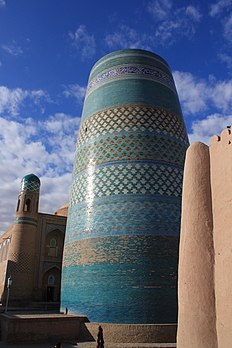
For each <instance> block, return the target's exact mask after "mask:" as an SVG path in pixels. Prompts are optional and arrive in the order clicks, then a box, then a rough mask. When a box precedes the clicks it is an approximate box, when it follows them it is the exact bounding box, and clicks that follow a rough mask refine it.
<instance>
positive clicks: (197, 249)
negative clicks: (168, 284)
mask: <svg viewBox="0 0 232 348" xmlns="http://www.w3.org/2000/svg"><path fill="white" fill-rule="evenodd" d="M212 228H213V221H212V210H211V189H210V160H209V148H208V146H206V145H204V144H202V143H193V144H192V145H191V146H190V147H189V149H188V151H187V155H186V162H185V170H184V183H183V198H182V221H181V239H180V256H181V257H180V260H179V279H180V280H181V281H180V282H179V289H178V298H179V324H178V333H177V344H178V348H203V347H204V348H216V347H217V340H216V330H215V299H214V275H213V267H214V254H213V236H212ZM227 347H228V346H227Z"/></svg>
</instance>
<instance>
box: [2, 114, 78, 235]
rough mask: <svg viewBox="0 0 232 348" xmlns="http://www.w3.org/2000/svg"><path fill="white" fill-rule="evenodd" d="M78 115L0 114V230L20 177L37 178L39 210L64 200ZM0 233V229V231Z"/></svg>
mask: <svg viewBox="0 0 232 348" xmlns="http://www.w3.org/2000/svg"><path fill="white" fill-rule="evenodd" d="M79 124H80V117H71V116H69V115H66V114H64V113H57V114H55V115H52V116H50V117H48V119H47V120H45V121H41V120H40V121H35V120H33V119H31V118H26V119H23V120H21V121H15V120H7V119H6V118H4V117H0V178H1V185H0V196H1V197H4V200H3V199H2V200H0V212H1V228H0V229H1V230H2V232H3V231H4V230H5V229H6V227H7V226H9V225H10V224H11V223H12V221H13V219H14V214H15V207H16V201H17V196H18V192H19V188H20V181H21V178H22V177H23V176H24V175H26V174H29V173H34V174H36V175H38V176H39V177H40V179H41V184H42V186H41V199H40V211H43V212H48V213H52V212H53V211H54V210H56V209H57V208H58V207H59V206H60V205H62V204H64V203H65V202H67V201H68V191H69V186H70V184H71V171H72V165H73V159H74V151H75V143H76V138H77V135H76V134H77V130H78V128H79ZM0 233H1V232H0Z"/></svg>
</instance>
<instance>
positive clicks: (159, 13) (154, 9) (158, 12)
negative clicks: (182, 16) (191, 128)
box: [147, 0, 172, 20]
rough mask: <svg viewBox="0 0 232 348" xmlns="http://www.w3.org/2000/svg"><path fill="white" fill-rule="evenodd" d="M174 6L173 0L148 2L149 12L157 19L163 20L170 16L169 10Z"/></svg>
mask: <svg viewBox="0 0 232 348" xmlns="http://www.w3.org/2000/svg"><path fill="white" fill-rule="evenodd" d="M171 8H172V1H171V0H163V1H162V0H156V1H152V2H150V3H149V4H148V7H147V9H148V12H150V14H151V15H152V16H153V17H154V19H156V20H162V19H165V18H167V17H168V16H169V12H170V10H171Z"/></svg>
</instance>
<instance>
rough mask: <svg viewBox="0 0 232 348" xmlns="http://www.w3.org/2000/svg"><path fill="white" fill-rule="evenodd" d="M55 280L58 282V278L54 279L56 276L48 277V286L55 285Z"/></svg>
mask: <svg viewBox="0 0 232 348" xmlns="http://www.w3.org/2000/svg"><path fill="white" fill-rule="evenodd" d="M55 280H56V278H55V277H54V275H53V274H50V275H49V276H48V285H55Z"/></svg>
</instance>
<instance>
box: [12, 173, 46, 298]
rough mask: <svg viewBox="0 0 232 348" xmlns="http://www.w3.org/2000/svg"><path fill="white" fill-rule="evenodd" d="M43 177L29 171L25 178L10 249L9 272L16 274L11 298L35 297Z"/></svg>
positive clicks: (13, 276)
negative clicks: (40, 196)
mask: <svg viewBox="0 0 232 348" xmlns="http://www.w3.org/2000/svg"><path fill="white" fill-rule="evenodd" d="M39 191H40V180H39V178H38V177H37V176H36V175H34V174H28V175H26V176H24V177H23V179H22V181H21V188H20V192H19V196H18V203H17V208H16V220H15V224H14V225H13V228H12V234H11V243H10V248H9V253H8V267H7V276H11V277H12V281H13V284H12V288H11V301H13V302H14V300H15V301H23V300H25V301H29V300H32V299H33V289H34V287H35V263H36V242H37V223H38V205H39Z"/></svg>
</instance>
